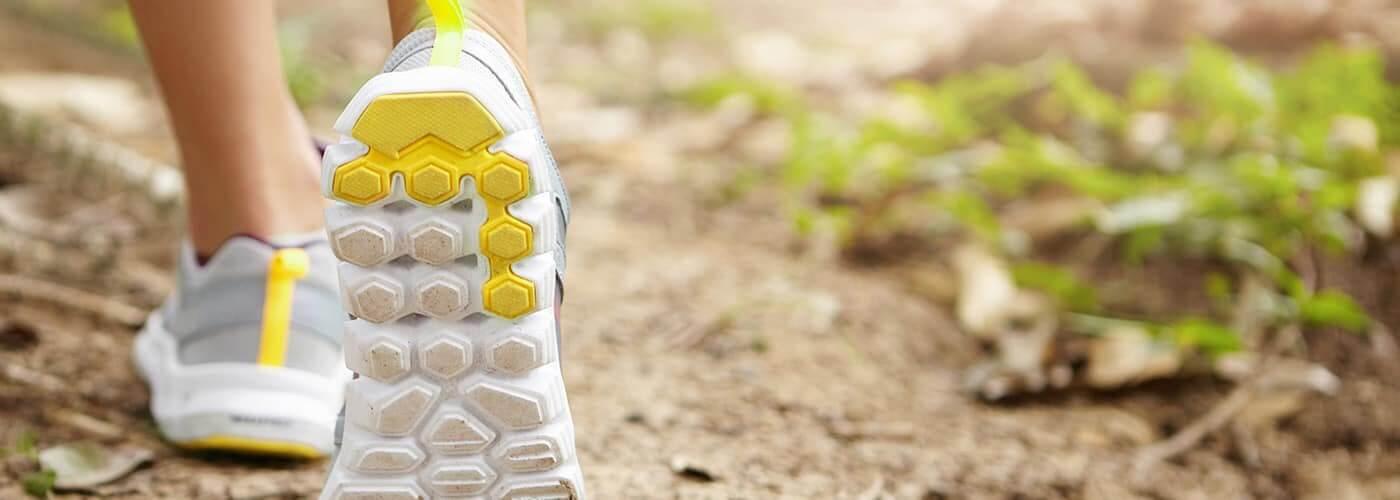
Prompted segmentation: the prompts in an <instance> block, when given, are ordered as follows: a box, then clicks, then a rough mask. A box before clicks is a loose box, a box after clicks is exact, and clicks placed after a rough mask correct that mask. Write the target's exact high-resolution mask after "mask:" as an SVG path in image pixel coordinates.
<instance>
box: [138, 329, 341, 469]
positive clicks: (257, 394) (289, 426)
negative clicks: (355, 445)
mask: <svg viewBox="0 0 1400 500" xmlns="http://www.w3.org/2000/svg"><path fill="white" fill-rule="evenodd" d="M163 323H164V321H163V320H162V319H161V317H160V313H159V312H157V313H154V314H152V315H151V318H150V319H149V320H147V322H146V326H145V327H143V328H142V330H141V333H140V335H138V336H137V337H136V342H135V343H134V345H133V351H134V356H133V361H134V362H135V365H136V372H137V374H139V375H140V376H141V378H142V379H144V380H145V381H146V383H147V385H148V386H149V387H150V388H151V403H152V404H151V413H152V415H153V416H154V417H155V419H156V422H157V423H158V424H159V425H160V429H161V433H162V434H163V435H164V436H165V438H166V439H168V440H169V441H170V442H171V443H172V444H174V445H176V446H179V447H181V448H184V449H189V450H199V451H213V452H221V453H233V454H240V455H250V456H274V457H285V458H295V459H314V458H320V457H324V456H326V455H328V454H329V453H330V452H331V451H332V449H333V445H332V439H333V438H332V434H333V432H334V429H335V419H334V418H333V417H331V415H333V413H334V411H335V410H334V408H335V407H336V406H338V405H339V404H340V403H339V401H340V399H341V390H342V388H343V387H344V384H345V380H344V379H332V378H328V377H322V376H319V375H315V374H312V373H308V372H302V371H299V370H292V369H282V368H271V367H262V366H254V365H246V366H245V365H238V364H224V363H221V364H208V365H183V364H181V363H180V362H179V356H178V355H177V353H176V351H177V348H176V341H175V339H174V338H173V337H172V336H171V335H170V334H169V333H167V332H166V331H165V330H164V329H163V328H162V326H161V325H162V324H163Z"/></svg>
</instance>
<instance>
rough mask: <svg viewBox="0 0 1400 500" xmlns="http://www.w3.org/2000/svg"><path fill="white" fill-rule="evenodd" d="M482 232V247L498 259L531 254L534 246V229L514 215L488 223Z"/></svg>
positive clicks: (516, 257)
mask: <svg viewBox="0 0 1400 500" xmlns="http://www.w3.org/2000/svg"><path fill="white" fill-rule="evenodd" d="M481 233H482V241H483V242H484V243H483V244H482V248H484V249H485V250H486V252H487V253H488V254H490V255H491V256H492V257H495V258H498V259H503V260H512V259H518V258H521V257H524V256H526V255H529V254H530V251H531V250H532V249H533V247H534V244H533V243H534V241H533V240H534V229H532V228H531V227H530V226H529V225H528V224H525V223H524V222H521V221H519V220H518V219H516V218H514V217H505V218H502V219H499V220H497V221H494V222H492V223H490V224H487V225H486V227H485V228H484V229H482V231H481Z"/></svg>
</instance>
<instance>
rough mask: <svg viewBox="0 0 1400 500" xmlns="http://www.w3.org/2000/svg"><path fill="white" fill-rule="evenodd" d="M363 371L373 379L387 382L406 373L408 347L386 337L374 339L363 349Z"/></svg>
mask: <svg viewBox="0 0 1400 500" xmlns="http://www.w3.org/2000/svg"><path fill="white" fill-rule="evenodd" d="M364 356H365V368H366V369H365V373H364V375H366V376H369V377H370V378H373V379H375V380H378V381H381V382H389V381H392V380H394V379H397V378H399V377H402V376H403V375H404V374H407V373H408V371H409V369H410V366H409V355H408V349H407V348H405V347H403V346H401V345H399V344H397V343H395V342H393V341H390V340H388V339H378V340H375V341H374V342H373V343H372V344H370V346H369V347H367V348H365V349H364Z"/></svg>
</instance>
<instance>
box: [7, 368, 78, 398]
mask: <svg viewBox="0 0 1400 500" xmlns="http://www.w3.org/2000/svg"><path fill="white" fill-rule="evenodd" d="M3 366H4V370H3V372H0V373H4V375H5V378H8V379H10V380H13V381H15V382H19V383H21V384H24V385H27V386H30V387H34V388H37V389H40V390H43V391H49V392H62V391H66V390H67V389H68V384H67V383H65V382H64V381H63V380H62V379H60V378H58V377H55V376H53V375H49V374H47V373H44V372H39V371H34V370H31V369H29V368H28V367H26V366H23V365H16V364H11V363H5V364H4V365H3Z"/></svg>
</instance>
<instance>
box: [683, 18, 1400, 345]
mask: <svg viewBox="0 0 1400 500" xmlns="http://www.w3.org/2000/svg"><path fill="white" fill-rule="evenodd" d="M736 95H738V96H746V98H748V99H752V100H753V102H755V103H757V104H758V109H759V110H760V111H762V112H764V113H767V114H769V115H770V116H773V117H777V118H780V119H783V120H786V121H787V122H788V124H789V126H790V130H791V134H790V135H791V142H790V152H789V155H788V157H787V159H786V161H785V162H784V163H783V164H782V165H780V166H779V167H778V168H777V169H776V170H775V171H771V172H770V173H769V175H771V176H772V177H774V178H776V179H778V180H779V181H780V185H782V186H784V188H785V191H786V192H787V201H786V204H785V206H786V207H788V210H789V213H791V214H793V219H794V222H795V223H796V224H797V226H798V227H799V228H800V229H801V230H803V231H807V230H810V229H811V228H812V227H814V226H816V225H818V223H819V222H820V221H822V220H827V221H830V220H839V221H840V223H839V224H824V226H825V227H829V228H835V229H836V230H838V231H840V236H841V237H839V238H837V239H836V241H838V242H841V243H842V244H844V245H848V246H869V245H874V244H879V242H880V241H898V242H900V243H899V244H905V245H907V244H909V243H908V242H909V241H926V242H936V241H939V239H940V238H946V237H947V236H948V234H947V233H946V227H943V226H940V225H938V224H930V223H929V221H930V220H934V219H939V218H945V219H949V220H951V222H952V223H953V224H954V225H955V226H958V227H961V228H962V229H963V232H962V234H963V235H965V236H968V237H972V238H976V239H978V240H981V241H983V242H984V243H986V244H989V245H993V246H1000V247H1002V248H1004V249H1005V251H1006V252H1005V253H1007V254H1008V255H1012V256H1020V257H1021V258H1022V260H1020V261H1018V262H1014V263H1013V270H1014V274H1015V278H1016V281H1017V282H1018V284H1019V285H1020V286H1021V287H1023V288H1031V289H1036V290H1040V291H1042V292H1044V293H1046V294H1047V295H1048V296H1050V297H1051V298H1053V299H1055V300H1056V301H1057V302H1058V303H1059V306H1060V307H1061V308H1063V309H1065V310H1066V311H1069V312H1074V313H1091V314H1094V315H1096V316H1097V315H1105V316H1104V317H1105V318H1112V317H1113V316H1117V315H1122V314H1124V313H1123V312H1121V311H1114V310H1104V307H1105V306H1104V304H1102V303H1100V301H1099V298H1100V297H1101V296H1102V295H1103V294H1102V293H1101V292H1100V290H1099V289H1098V288H1097V286H1096V285H1098V284H1097V283H1094V282H1090V281H1087V280H1085V279H1083V278H1081V277H1079V276H1076V275H1075V274H1074V273H1073V272H1071V271H1069V270H1068V269H1067V268H1062V267H1058V266H1055V265H1051V264H1048V263H1047V262H1050V260H1045V259H1042V258H1040V257H1043V256H1037V255H1036V252H1037V251H1041V250H1040V249H1036V248H1030V249H1025V248H1017V247H1016V246H1015V245H1014V244H1012V243H1014V242H1016V241H1019V240H1018V239H1017V238H1015V237H1013V236H1015V234H1013V233H1015V231H1016V228H1008V227H1007V225H1006V223H1005V221H1004V220H1003V217H1002V209H1003V208H1004V207H1005V206H1006V205H1007V202H1008V201H1011V200H1026V199H1031V200H1038V199H1084V200H1092V201H1094V202H1097V203H1098V204H1099V205H1100V206H1102V207H1104V208H1103V209H1102V210H1100V211H1098V212H1097V213H1095V214H1094V224H1093V230H1094V232H1096V233H1098V235H1097V236H1095V237H1096V238H1105V239H1106V240H1107V241H1108V242H1110V243H1111V245H1112V248H1116V249H1117V252H1118V253H1117V256H1116V257H1117V258H1116V259H1115V262H1113V263H1111V265H1127V266H1131V265H1134V264H1137V263H1141V262H1144V261H1145V260H1147V259H1175V260H1181V259H1193V260H1195V261H1201V262H1210V263H1215V264H1218V265H1219V266H1223V268H1224V270H1225V272H1224V274H1221V273H1220V272H1213V274H1211V275H1210V276H1209V277H1208V278H1207V286H1208V288H1209V290H1210V295H1211V297H1212V301H1213V302H1214V303H1216V304H1221V303H1228V302H1230V300H1229V297H1230V295H1231V294H1232V293H1233V291H1232V290H1231V278H1230V276H1232V275H1233V276H1245V275H1250V276H1257V277H1260V278H1262V279H1263V280H1264V281H1265V282H1266V283H1267V286H1268V288H1269V290H1270V293H1272V294H1273V295H1272V297H1271V301H1272V302H1271V303H1277V304H1280V307H1277V308H1275V309H1273V310H1269V311H1265V312H1262V313H1261V314H1265V315H1266V316H1267V317H1265V318H1262V319H1263V321H1264V323H1265V326H1266V327H1269V326H1276V325H1281V324H1290V323H1297V324H1303V325H1308V326H1323V327H1335V328H1338V329H1341V330H1346V331H1356V332H1360V331H1364V330H1365V329H1366V328H1367V327H1368V325H1370V324H1371V321H1372V320H1371V319H1370V318H1369V317H1368V316H1367V314H1366V313H1365V312H1364V311H1363V310H1362V308H1361V307H1360V306H1358V305H1357V303H1356V301H1355V300H1354V299H1352V298H1351V297H1349V296H1347V295H1346V294H1345V293H1344V292H1341V291H1339V290H1323V291H1313V290H1310V289H1308V287H1307V286H1306V285H1305V284H1304V281H1303V280H1302V279H1301V278H1299V277H1298V275H1297V274H1296V273H1295V270H1294V269H1293V268H1292V266H1291V265H1290V264H1289V263H1290V262H1294V261H1296V260H1297V259H1298V258H1299V257H1300V256H1303V255H1305V254H1306V253H1308V252H1312V251H1315V250H1322V251H1330V252H1334V253H1345V252H1353V251H1355V250H1357V245H1356V244H1357V241H1358V240H1357V238H1356V237H1355V236H1354V235H1355V234H1357V233H1358V231H1359V230H1358V229H1357V226H1356V224H1355V223H1354V222H1352V220H1351V217H1350V215H1349V213H1350V210H1351V209H1352V207H1353V206H1354V204H1355V199H1356V190H1357V184H1358V182H1359V181H1361V180H1362V179H1365V178H1367V177H1370V176H1374V175H1378V174H1380V173H1382V172H1383V165H1382V158H1383V156H1384V153H1385V152H1386V151H1388V150H1390V149H1392V148H1395V147H1397V146H1400V89H1397V87H1396V86H1395V85H1392V84H1390V83H1389V82H1387V81H1386V79H1385V75H1384V67H1383V64H1382V60H1381V57H1380V56H1379V55H1378V54H1377V53H1375V52H1374V51H1370V50H1357V49H1344V48H1340V47H1337V46H1333V45H1323V46H1320V47H1318V48H1316V49H1315V50H1313V51H1312V52H1310V53H1308V54H1306V55H1305V56H1304V57H1302V58H1301V59H1300V60H1299V61H1298V62H1297V64H1296V65H1295V66H1294V67H1293V68H1291V69H1285V70H1275V69H1270V68H1267V67H1265V66H1262V65H1259V64H1255V63H1253V62H1250V61H1248V60H1246V59H1244V58H1241V57H1240V56H1238V55H1236V54H1235V53H1233V52H1231V51H1230V50H1228V49H1226V48H1224V47H1221V46H1218V45H1215V44H1212V43H1210V42H1207V41H1204V40H1197V41H1194V42H1192V43H1191V44H1189V46H1188V47H1187V48H1186V58H1185V63H1184V64H1183V65H1182V66H1180V67H1176V68H1148V69H1144V70H1142V71H1139V72H1138V73H1136V74H1135V75H1133V76H1132V78H1130V79H1129V84H1128V85H1127V87H1126V89H1124V91H1123V92H1121V93H1114V92H1109V91H1106V90H1104V89H1102V88H1100V87H1099V86H1097V85H1096V84H1095V83H1094V81H1093V79H1092V78H1091V77H1090V76H1089V75H1088V73H1087V72H1085V71H1084V70H1083V69H1082V68H1080V67H1078V66H1076V65H1075V64H1073V63H1072V62H1069V61H1063V60H1052V61H1038V62H1033V63H1030V64H1027V65H1023V66H1019V67H999V66H991V67H985V68H981V69H976V70H973V71H970V72H967V73H963V74H957V75H953V76H950V77H947V78H944V79H942V80H939V81H936V82H916V81H904V82H898V83H896V84H894V85H892V86H891V87H889V88H888V89H887V91H886V92H885V94H884V95H885V98H886V99H887V100H889V101H890V103H892V104H899V105H903V106H904V109H905V110H906V111H910V110H912V111H913V112H915V113H916V114H917V115H918V116H917V117H916V118H917V119H909V118H908V117H907V116H905V117H903V119H892V118H890V117H888V116H884V115H882V114H880V113H872V114H869V115H866V116H847V115H838V114H834V113H832V112H829V111H826V110H822V109H818V108H816V107H815V106H813V105H812V104H811V103H809V102H808V101H806V100H804V99H803V98H802V97H801V95H800V94H797V93H794V92H792V91H789V90H785V89H784V90H779V89H777V88H775V87H774V86H773V85H772V84H767V83H764V82H758V81H753V80H750V79H745V78H742V77H731V78H726V79H717V80H715V81H713V82H711V83H709V84H707V85H706V86H701V87H697V88H696V89H694V91H693V92H692V93H691V94H690V96H691V102H693V103H696V104H699V105H714V104H717V103H719V102H721V101H723V100H724V99H727V98H730V97H733V96H736ZM909 103H912V104H909ZM989 151H990V154H987V153H986V152H989ZM974 153H976V154H974ZM746 175H750V176H751V175H752V174H751V173H749V174H746ZM910 207H917V208H918V209H912V210H911V208H910ZM891 233H898V234H916V235H923V236H924V237H925V238H923V239H922V240H920V239H915V240H910V239H907V238H905V239H891V238H887V237H886V235H888V234H891ZM930 248H932V247H930ZM910 254H911V252H896V253H892V254H889V255H910ZM912 254H914V255H917V254H918V252H913V253H912ZM858 255H872V254H869V253H861V254H858ZM880 255H886V254H880ZM1059 257H1062V258H1061V259H1056V260H1057V261H1064V260H1070V261H1073V260H1075V259H1076V258H1080V259H1087V258H1095V257H1093V256H1077V255H1073V254H1070V255H1059ZM1145 285H1147V286H1143V287H1139V288H1140V289H1142V291H1143V292H1144V293H1165V294H1171V293H1179V292H1175V291H1173V290H1162V289H1157V290H1155V291H1153V287H1152V286H1150V285H1151V284H1145ZM1224 309H1227V308H1224V307H1215V308H1213V310H1212V311H1188V310H1177V311H1157V312H1155V313H1154V314H1152V315H1151V316H1152V317H1149V318H1140V317H1131V316H1132V315H1133V314H1134V313H1127V314H1128V316H1130V317H1129V318H1128V319H1130V320H1131V321H1134V322H1142V321H1145V322H1146V323H1144V324H1145V325H1146V326H1148V327H1150V330H1151V331H1153V332H1155V333H1156V334H1157V335H1159V336H1164V337H1167V338H1171V339H1173V340H1174V341H1176V342H1177V343H1178V344H1181V345H1185V346H1190V347H1193V348H1195V349H1198V350H1200V351H1202V352H1205V353H1208V354H1219V353H1223V352H1229V351H1232V350H1237V349H1240V348H1245V347H1249V346H1248V345H1247V343H1246V341H1247V339H1245V338H1244V332H1237V331H1234V330H1233V329H1231V328H1229V327H1226V326H1224V325H1223V324H1224V323H1225V321H1224V319H1225V318H1223V316H1224V315H1226V314H1227V312H1225V311H1224ZM1084 333H1092V332H1084Z"/></svg>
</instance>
